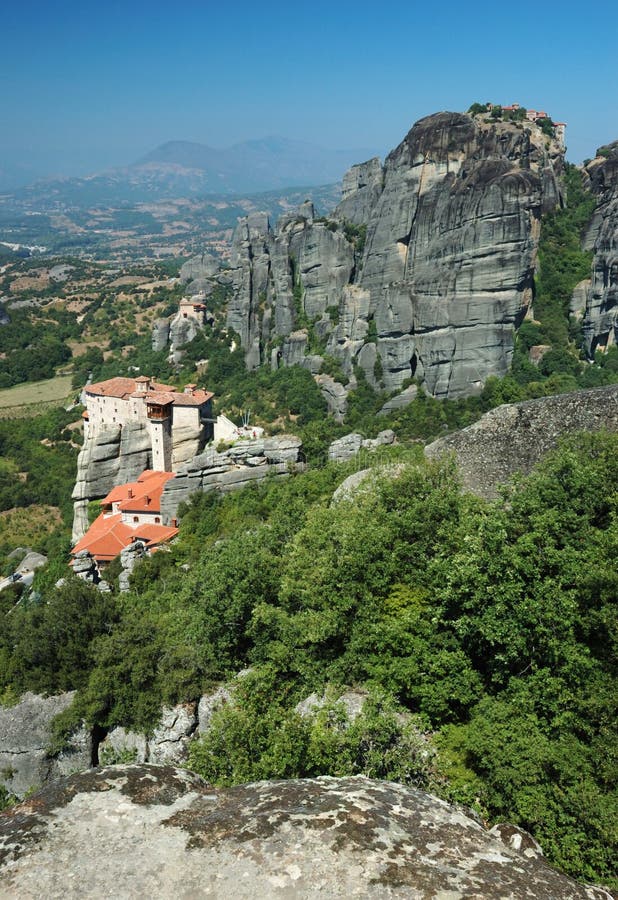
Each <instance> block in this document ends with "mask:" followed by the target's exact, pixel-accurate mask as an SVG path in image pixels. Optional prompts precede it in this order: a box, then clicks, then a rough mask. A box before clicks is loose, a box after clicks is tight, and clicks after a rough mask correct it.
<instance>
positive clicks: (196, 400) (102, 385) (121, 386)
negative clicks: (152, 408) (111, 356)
mask: <svg viewBox="0 0 618 900" xmlns="http://www.w3.org/2000/svg"><path fill="white" fill-rule="evenodd" d="M145 382H150V383H149V385H148V390H147V391H138V389H137V385H138V384H144V383H145ZM85 390H86V393H87V394H90V395H93V396H95V397H118V398H119V399H121V400H128V399H129V397H134V398H140V397H143V398H144V399H145V400H146V401H147V402H151V403H158V404H160V405H163V406H164V405H166V404H168V403H173V404H174V405H175V406H201V405H202V404H203V403H206V402H207V401H208V400H210V399H211V397H214V394H213V393H212V392H211V391H202V390H199V391H193V392H192V393H191V394H185V393H184V392H182V391H179V390H177V389H176V388H175V387H173V386H172V385H169V384H159V383H158V382H156V381H150V379H149V378H147V377H146V376H145V375H140V377H139V378H123V377H121V376H117V377H116V378H110V379H109V380H108V381H99V382H97V383H96V384H87V385H86V388H85Z"/></svg>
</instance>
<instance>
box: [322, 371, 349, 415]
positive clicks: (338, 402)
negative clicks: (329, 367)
mask: <svg viewBox="0 0 618 900" xmlns="http://www.w3.org/2000/svg"><path fill="white" fill-rule="evenodd" d="M315 380H316V382H317V385H318V387H319V388H320V392H321V394H322V396H323V397H324V399H325V400H326V405H327V407H328V411H329V413H330V414H331V415H332V416H333V418H334V420H335V422H343V420H344V418H345V414H346V412H347V410H348V391H347V389H346V388H345V387H344V386H343V385H342V384H341V382H339V381H335V379H334V378H332V377H331V376H330V375H318V376H317V377H316V379H315Z"/></svg>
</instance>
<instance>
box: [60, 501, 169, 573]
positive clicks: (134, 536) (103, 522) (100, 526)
mask: <svg viewBox="0 0 618 900" xmlns="http://www.w3.org/2000/svg"><path fill="white" fill-rule="evenodd" d="M177 534H178V529H177V528H172V527H170V526H167V525H154V524H152V525H136V526H135V527H133V528H132V527H131V526H130V525H127V524H125V523H124V522H123V521H122V514H121V513H117V514H116V515H114V516H105V515H104V514H103V513H101V515H100V516H99V517H98V518H97V519H95V520H94V522H93V523H92V525H91V526H90V528H89V529H88V531H87V532H86V534H85V535H84V536H83V538H82V539H81V540H80V541H78V542H77V544H76V545H75V546H74V547H73V550H72V551H71V552H72V554H73V556H75V554H77V553H79V552H80V551H81V550H88V551H89V552H90V553H91V554H92V555H93V556H94V558H95V559H96V561H97V562H110V561H111V560H112V559H115V557H116V556H118V554H119V553H120V552H121V550H124V548H125V547H128V546H129V544H131V543H132V542H133V541H134V540H138V539H141V540H143V541H144V543H145V544H146V546H147V547H148V548H149V549H150V548H152V547H156V546H157V545H158V544H162V543H165V541H169V540H171V539H172V538H173V537H176V535H177Z"/></svg>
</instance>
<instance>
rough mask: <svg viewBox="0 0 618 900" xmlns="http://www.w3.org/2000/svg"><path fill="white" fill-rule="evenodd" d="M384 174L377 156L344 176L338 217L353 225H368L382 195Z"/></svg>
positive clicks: (353, 168) (337, 212)
mask: <svg viewBox="0 0 618 900" xmlns="http://www.w3.org/2000/svg"><path fill="white" fill-rule="evenodd" d="M383 174H384V173H383V171H382V166H381V164H380V160H379V159H378V157H377V156H374V158H373V159H370V160H368V161H367V162H364V163H359V165H357V166H352V168H351V169H349V170H348V171H347V172H346V174H345V175H344V176H343V184H342V187H341V203H340V204H339V206H338V207H337V211H336V214H335V215H336V217H337V218H338V219H344V220H345V221H347V222H352V224H353V225H364V224H366V223H367V222H368V221H369V219H370V217H371V213H372V212H373V207H374V205H375V203H376V202H377V200H378V198H379V196H380V194H381V193H382V180H383Z"/></svg>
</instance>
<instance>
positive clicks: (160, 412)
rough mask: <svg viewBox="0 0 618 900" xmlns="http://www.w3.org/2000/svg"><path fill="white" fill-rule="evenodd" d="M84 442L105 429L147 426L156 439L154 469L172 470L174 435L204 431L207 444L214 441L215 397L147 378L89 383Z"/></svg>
mask: <svg viewBox="0 0 618 900" xmlns="http://www.w3.org/2000/svg"><path fill="white" fill-rule="evenodd" d="M82 397H83V402H84V404H85V406H86V412H85V413H84V440H85V441H87V440H88V439H92V438H93V437H94V436H95V435H96V433H98V432H99V431H100V430H101V429H103V428H105V427H109V426H113V425H120V426H121V427H122V426H124V425H128V424H130V423H142V424H147V427H148V429H149V431H150V436H151V440H152V468H153V469H154V470H156V471H159V472H169V471H172V448H173V445H174V436H175V433H176V432H179V431H180V430H181V429H185V430H188V431H191V432H193V433H195V432H199V431H202V430H203V443H205V442H206V441H207V440H210V439H212V436H213V427H212V397H213V394H212V393H210V392H209V391H203V390H200V389H198V388H196V386H195V385H194V384H188V385H187V386H186V387H185V389H184V391H178V390H177V389H176V388H175V387H172V386H170V385H167V384H159V383H158V382H155V381H153V380H152V379H151V378H149V377H148V376H146V375H141V376H140V377H139V378H122V377H117V378H110V379H109V380H108V381H100V382H98V383H96V384H88V385H86V387H85V388H84V391H83V395H82Z"/></svg>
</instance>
